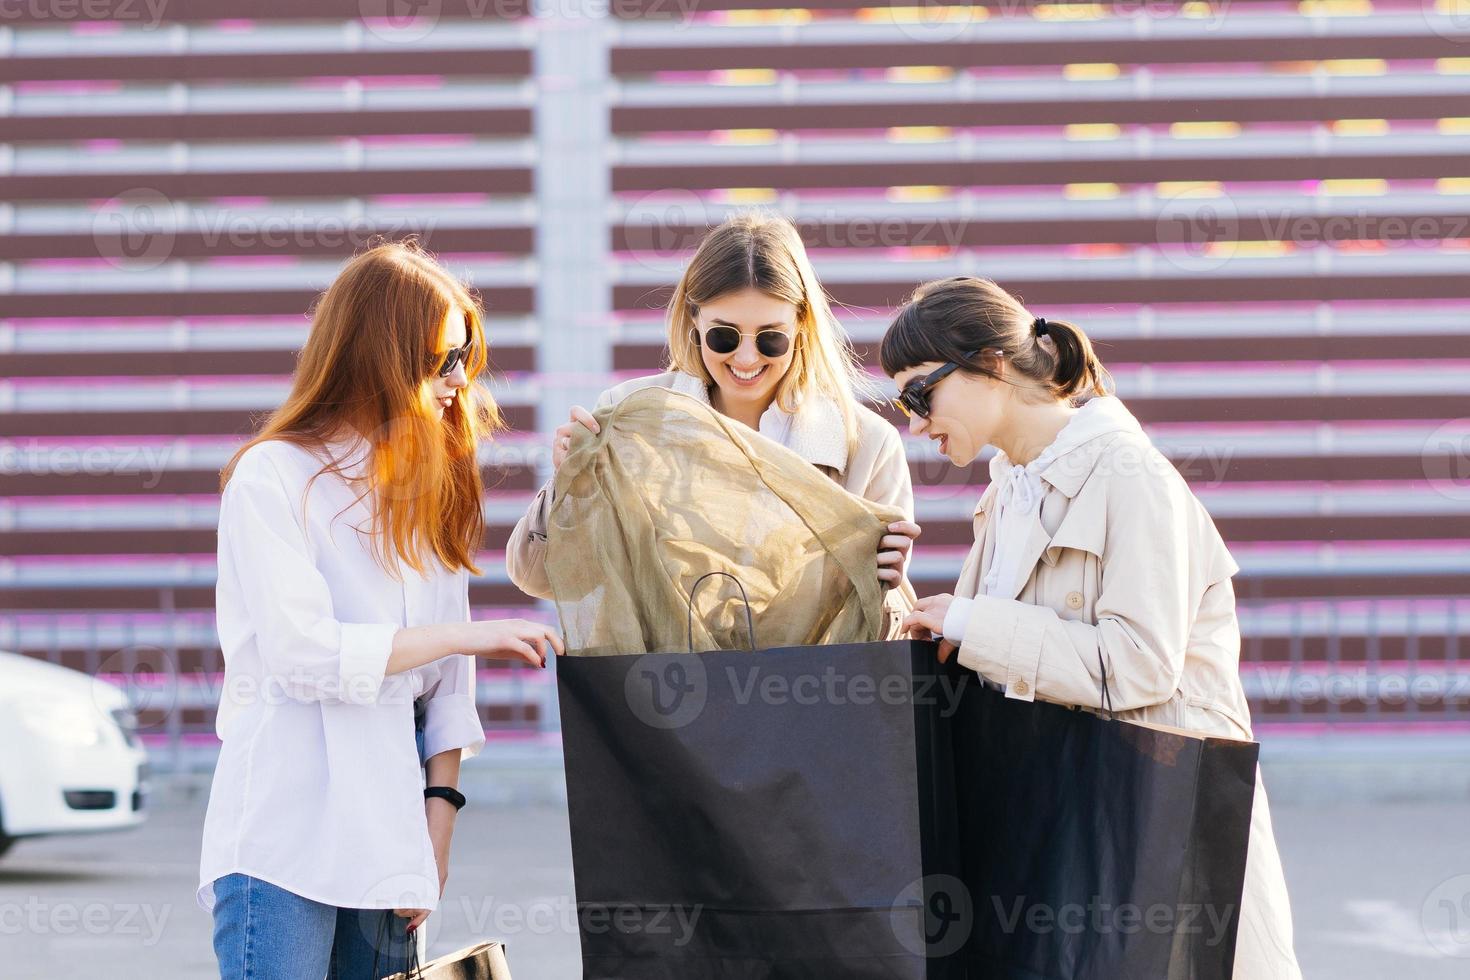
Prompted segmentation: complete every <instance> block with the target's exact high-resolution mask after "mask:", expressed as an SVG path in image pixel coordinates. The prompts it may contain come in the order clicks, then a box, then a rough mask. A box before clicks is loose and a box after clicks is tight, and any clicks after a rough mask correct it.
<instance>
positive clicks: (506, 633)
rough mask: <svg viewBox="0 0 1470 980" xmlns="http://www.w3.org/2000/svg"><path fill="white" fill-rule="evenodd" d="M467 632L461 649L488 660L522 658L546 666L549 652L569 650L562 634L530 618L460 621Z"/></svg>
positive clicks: (461, 626)
mask: <svg viewBox="0 0 1470 980" xmlns="http://www.w3.org/2000/svg"><path fill="white" fill-rule="evenodd" d="M458 626H459V628H460V629H461V630H462V631H463V633H464V642H463V643H461V644H459V646H460V648H461V649H462V650H463V651H464V652H465V653H468V654H472V655H473V656H476V657H482V658H484V659H486V660H520V661H523V662H525V663H528V664H530V665H531V666H532V667H545V666H546V651H547V650H548V649H551V650H554V651H556V653H557V654H558V655H560V654H563V653H566V647H565V646H564V645H563V644H562V639H561V634H560V633H558V632H557V631H556V628H555V627H552V626H547V625H546V624H545V623H533V622H531V621H530V620H528V619H486V620H478V621H476V622H473V623H461V624H458Z"/></svg>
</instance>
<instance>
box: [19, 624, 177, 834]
mask: <svg viewBox="0 0 1470 980" xmlns="http://www.w3.org/2000/svg"><path fill="white" fill-rule="evenodd" d="M147 778H148V768H147V753H146V752H145V751H144V749H143V746H142V744H141V743H140V742H139V741H138V736H137V719H136V717H135V716H134V714H133V712H132V711H131V710H130V709H129V707H128V699H127V696H126V695H125V694H124V693H123V692H122V691H121V690H120V689H119V688H117V687H115V686H113V685H111V684H108V683H106V682H104V681H100V680H96V679H95V678H92V677H89V676H88V675H86V674H84V673H82V672H81V671H77V670H70V669H68V668H66V667H58V666H56V665H55V664H49V663H46V662H44V661H41V660H36V659H35V658H33V657H23V656H20V655H18V654H14V653H4V652H0V854H4V853H5V852H6V851H7V850H9V849H10V846H11V844H13V843H14V842H15V841H16V839H17V838H21V837H36V836H40V835H42V834H71V833H84V832H88V831H97V830H120V829H122V828H125V827H135V826H137V825H138V824H140V823H142V822H143V804H144V797H145V795H146V783H147Z"/></svg>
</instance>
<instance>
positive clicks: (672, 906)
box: [557, 642, 973, 980]
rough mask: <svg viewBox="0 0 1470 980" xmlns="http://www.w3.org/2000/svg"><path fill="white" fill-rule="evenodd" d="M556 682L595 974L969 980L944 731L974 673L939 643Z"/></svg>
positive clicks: (697, 662) (635, 666) (626, 661)
mask: <svg viewBox="0 0 1470 980" xmlns="http://www.w3.org/2000/svg"><path fill="white" fill-rule="evenodd" d="M557 673H558V686H559V693H560V700H561V716H562V739H563V745H564V748H565V754H566V780H567V804H568V809H569V811H570V822H571V834H572V858H573V867H574V874H575V879H576V890H577V907H578V912H579V917H580V932H581V941H582V962H583V968H584V972H583V976H584V977H587V978H618V980H649V978H668V980H702V978H717V977H718V978H721V980H746V978H749V980H755V978H761V980H767V978H772V977H777V978H808V977H809V978H820V980H837V978H844V980H864V978H880V977H881V978H904V980H921V978H923V980H927V978H941V977H943V978H951V977H953V978H958V977H959V976H961V973H960V972H958V970H959V964H958V959H957V957H958V955H959V953H960V951H961V950H962V948H963V941H964V939H965V936H963V935H958V934H957V933H953V932H951V930H952V927H953V926H954V924H955V922H956V921H958V919H959V916H957V915H956V914H955V913H954V912H952V911H951V910H952V909H953V908H954V907H955V905H956V904H957V901H958V899H957V898H956V896H954V895H952V894H951V893H950V892H951V891H952V888H953V886H954V885H955V884H956V882H955V879H954V877H953V875H952V874H949V875H948V876H946V873H947V872H953V871H955V870H956V869H957V868H958V851H957V844H958V841H957V828H956V825H955V823H954V819H955V816H956V811H955V806H954V795H955V793H954V787H953V786H952V785H951V780H952V778H953V773H954V763H953V760H952V759H951V758H950V744H951V743H950V738H949V735H948V732H947V725H948V720H947V717H946V716H947V714H948V713H949V712H951V711H952V710H953V708H954V706H955V703H956V699H957V697H958V692H957V691H956V690H955V689H954V687H953V685H956V684H959V685H967V684H970V683H973V675H972V676H971V677H969V678H965V677H963V676H960V675H957V674H953V673H952V672H944V671H943V670H942V668H940V667H939V665H937V664H936V661H935V655H934V645H933V644H931V643H918V642H895V643H864V644H852V645H829V646H819V647H796V648H787V649H775V650H764V651H759V652H749V651H730V652H712V653H700V654H688V653H684V654H678V653H676V654H648V655H641V656H626V657H619V656H607V657H566V658H561V659H560V660H559V661H558V663H557ZM944 953H950V954H953V956H950V957H948V958H947V957H946V956H944V955H941V954H944Z"/></svg>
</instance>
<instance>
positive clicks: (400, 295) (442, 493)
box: [220, 241, 502, 577]
mask: <svg viewBox="0 0 1470 980" xmlns="http://www.w3.org/2000/svg"><path fill="white" fill-rule="evenodd" d="M452 310H458V311H461V312H463V314H464V320H465V328H466V331H467V339H468V340H469V341H472V342H473V346H472V348H471V351H472V352H471V354H470V358H469V360H468V361H467V362H466V364H465V374H466V376H467V377H468V378H469V380H470V384H468V385H466V386H465V387H464V388H463V389H462V390H461V391H460V392H459V394H458V396H457V397H456V398H455V399H454V402H453V404H452V405H451V406H450V407H448V408H446V409H445V410H444V415H443V417H442V418H441V417H439V415H438V413H437V412H436V410H435V408H434V405H433V393H432V392H431V391H428V390H427V389H426V386H425V382H426V381H427V380H429V379H430V378H431V377H432V376H433V373H434V370H435V367H436V364H435V358H436V357H437V356H438V355H439V354H440V353H441V352H440V351H439V344H440V343H441V338H442V335H443V330H444V324H445V320H446V318H447V317H448V316H449V313H450V312H451V311H452ZM481 320H482V314H481V310H480V305H479V303H478V302H477V301H476V300H475V298H474V297H473V296H472V295H471V294H470V291H469V289H468V288H467V287H466V286H465V284H464V283H462V282H460V281H459V280H458V279H456V278H455V277H454V276H452V275H450V273H449V272H448V271H446V270H445V269H444V267H443V266H441V265H440V264H439V263H438V262H437V261H435V260H434V258H433V256H431V255H430V254H429V253H427V252H426V251H424V250H423V249H422V248H421V247H420V246H419V245H418V243H417V242H414V241H405V242H396V243H390V244H385V245H379V246H376V247H374V248H370V249H368V250H367V251H364V252H362V253H360V254H358V255H357V256H355V257H354V258H353V259H352V260H351V261H349V262H348V263H347V266H346V267H345V268H344V269H343V270H342V272H341V274H340V275H338V276H337V278H336V280H335V281H334V282H333V283H332V285H331V286H330V287H329V288H328V289H327V291H326V292H325V293H324V294H323V295H322V296H321V298H320V299H319V300H318V302H317V304H316V307H315V309H314V310H313V311H312V322H311V332H310V333H309V334H308V335H307V338H306V344H305V346H304V347H303V348H302V350H301V354H300V355H299V357H298V359H297V364H296V371H295V374H294V375H293V377H292V379H291V391H290V394H289V395H287V397H286V401H285V403H284V404H283V405H281V407H280V408H278V409H276V411H275V412H274V413H272V414H271V416H270V417H269V418H268V419H267V420H266V422H265V425H264V426H263V427H262V428H261V430H260V431H259V432H258V433H256V435H255V436H254V437H252V438H251V439H250V440H249V441H248V442H247V443H245V445H243V446H241V447H240V449H239V450H238V451H237V452H236V453H235V455H234V456H233V457H232V458H231V459H230V461H229V462H228V463H227V464H226V465H225V468H224V470H223V471H222V472H221V474H220V489H221V490H223V489H224V487H225V485H226V484H227V483H228V482H229V480H230V477H231V475H232V474H233V473H234V470H235V464H236V463H237V462H238V461H239V459H240V457H241V456H242V455H243V454H244V453H245V451H246V450H247V449H249V448H250V447H251V446H253V445H255V444H256V443H260V442H265V441H267V440H270V439H280V440H283V441H286V442H290V443H293V444H295V445H298V446H301V447H303V448H305V449H307V450H308V451H310V452H313V453H320V452H321V451H322V450H323V448H324V445H325V443H326V442H328V441H329V440H331V439H333V438H335V437H337V436H338V435H339V434H342V433H343V432H344V431H346V432H350V431H351V430H354V429H355V430H356V431H357V432H358V433H360V434H361V435H362V436H363V437H364V438H365V439H366V440H367V442H368V444H369V447H370V449H369V452H370V456H369V465H368V466H367V468H366V471H365V473H366V476H365V477H364V479H365V480H366V483H367V485H366V487H365V489H363V491H362V493H361V494H360V495H359V496H358V498H357V499H358V500H361V499H363V498H364V497H366V496H368V495H369V494H372V495H373V553H374V556H375V557H376V559H377V560H378V562H379V564H381V565H382V566H383V568H384V569H385V570H386V571H388V572H389V573H390V574H392V575H394V576H395V577H396V576H397V575H398V574H399V573H398V569H397V563H396V562H395V561H394V560H393V559H394V558H395V557H396V558H397V559H400V560H402V561H403V562H404V563H406V564H407V565H408V566H409V567H411V568H413V569H414V570H415V571H417V572H419V573H420V574H423V572H424V559H425V558H426V557H429V556H432V557H437V558H438V559H439V561H441V562H442V563H443V564H444V565H445V566H446V567H447V568H449V569H450V570H457V569H459V568H465V569H468V570H469V571H471V572H473V573H474V574H479V572H480V570H479V568H477V567H476V566H475V563H474V557H475V553H476V552H477V551H479V550H480V547H481V542H482V540H483V537H484V532H485V528H484V512H483V510H482V506H483V505H482V497H483V487H482V485H481V480H480V466H479V460H478V458H477V451H478V449H479V444H480V442H481V441H482V440H483V439H486V438H488V437H489V436H490V435H491V434H492V433H494V432H495V431H496V430H498V429H500V428H501V427H502V423H501V417H500V410H499V408H498V407H497V406H496V404H495V401H494V399H492V398H491V397H490V395H489V394H488V393H487V392H486V391H485V390H484V389H483V388H482V387H481V386H480V385H477V384H475V383H474V380H475V378H477V377H478V376H479V375H480V374H481V372H483V371H484V370H485V367H486V365H487V363H488V359H489V353H488V350H487V349H486V340H485V331H484V327H483V325H482V323H481ZM347 465H348V461H347V460H337V459H334V460H331V461H329V462H328V463H327V465H325V466H324V467H323V468H322V469H321V470H320V471H318V472H317V474H316V475H315V476H313V477H312V481H315V480H316V477H318V476H321V475H322V473H327V472H330V473H335V474H337V475H339V476H344V478H345V474H344V471H345V469H346V467H347ZM310 486H311V483H310V482H309V483H308V484H307V488H308V490H309V489H310ZM303 506H304V505H303Z"/></svg>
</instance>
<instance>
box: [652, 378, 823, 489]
mask: <svg viewBox="0 0 1470 980" xmlns="http://www.w3.org/2000/svg"><path fill="white" fill-rule="evenodd" d="M672 387H673V390H674V391H677V392H679V393H680V394H681V395H689V396H690V397H692V398H697V399H699V400H700V401H701V402H703V403H704V404H706V405H711V407H713V406H712V404H711V402H710V397H709V389H708V388H707V387H706V385H705V380H704V379H703V378H696V377H695V376H694V375H692V374H685V373H684V372H682V371H675V372H674V383H673V386H672ZM760 433H761V435H763V436H765V437H766V438H767V439H770V440H772V441H773V442H778V443H780V444H781V445H783V446H785V447H786V448H787V449H789V450H791V451H792V452H794V453H796V454H797V455H798V456H800V457H801V458H802V459H804V460H806V461H807V462H808V463H811V464H813V465H814V466H827V467H830V468H832V469H834V470H836V471H837V472H838V473H842V472H844V471H846V469H847V426H846V424H845V423H844V420H843V418H842V406H841V405H839V404H838V403H837V400H836V399H835V398H832V397H831V396H830V395H824V394H814V395H809V396H808V397H807V399H806V400H805V401H803V402H802V404H801V405H800V406H799V408H798V410H797V411H795V412H788V411H786V410H784V409H783V408H781V407H780V405H778V404H776V403H775V402H772V403H771V407H770V408H768V409H766V411H765V413H764V414H763V415H761V422H760Z"/></svg>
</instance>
